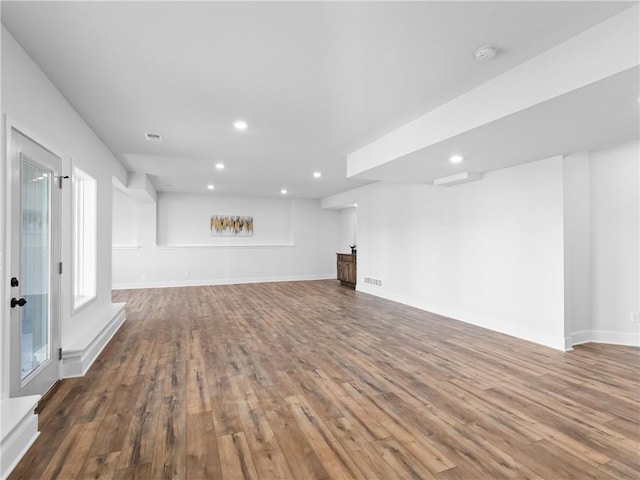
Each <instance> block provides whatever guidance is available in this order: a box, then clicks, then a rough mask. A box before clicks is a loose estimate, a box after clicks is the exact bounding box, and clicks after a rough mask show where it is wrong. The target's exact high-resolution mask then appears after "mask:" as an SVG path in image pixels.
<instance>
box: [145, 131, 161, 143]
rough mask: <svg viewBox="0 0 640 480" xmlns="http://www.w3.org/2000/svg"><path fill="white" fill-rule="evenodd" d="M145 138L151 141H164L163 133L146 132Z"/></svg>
mask: <svg viewBox="0 0 640 480" xmlns="http://www.w3.org/2000/svg"><path fill="white" fill-rule="evenodd" d="M144 138H146V139H147V140H149V141H150V142H161V141H162V135H160V134H159V133H145V134H144Z"/></svg>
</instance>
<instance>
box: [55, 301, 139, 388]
mask: <svg viewBox="0 0 640 480" xmlns="http://www.w3.org/2000/svg"><path fill="white" fill-rule="evenodd" d="M124 307H125V304H124V303H114V304H113V309H112V310H110V312H109V316H110V317H111V318H110V319H109V320H108V322H107V324H106V326H105V327H104V328H103V329H102V331H100V332H99V333H98V334H97V335H96V336H95V337H93V338H92V339H90V340H89V341H86V343H83V344H75V345H69V346H66V348H63V350H62V378H73V377H82V376H83V375H84V374H85V373H87V370H89V368H90V367H91V365H92V364H93V362H94V361H95V359H96V358H98V355H100V352H102V350H103V349H104V347H106V345H107V344H108V343H109V340H111V338H112V337H113V336H114V335H115V334H116V332H117V331H118V329H119V328H120V326H121V325H122V324H123V323H124V321H125V320H126V318H127V315H126V311H125V308H124Z"/></svg>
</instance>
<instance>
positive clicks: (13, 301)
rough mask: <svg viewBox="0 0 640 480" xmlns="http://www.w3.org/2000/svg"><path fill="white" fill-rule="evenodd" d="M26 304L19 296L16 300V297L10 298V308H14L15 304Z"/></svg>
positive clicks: (19, 305)
mask: <svg viewBox="0 0 640 480" xmlns="http://www.w3.org/2000/svg"><path fill="white" fill-rule="evenodd" d="M26 304H27V301H26V300H25V299H24V298H21V299H20V300H18V299H17V298H15V297H13V298H12V299H11V308H16V306H18V307H24V306H25V305H26Z"/></svg>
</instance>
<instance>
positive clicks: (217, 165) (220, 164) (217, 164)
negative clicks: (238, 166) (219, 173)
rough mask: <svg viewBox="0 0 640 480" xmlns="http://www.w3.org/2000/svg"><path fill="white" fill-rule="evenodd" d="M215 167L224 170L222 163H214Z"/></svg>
mask: <svg viewBox="0 0 640 480" xmlns="http://www.w3.org/2000/svg"><path fill="white" fill-rule="evenodd" d="M216 168H217V169H218V170H224V163H216Z"/></svg>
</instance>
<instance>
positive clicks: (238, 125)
mask: <svg viewBox="0 0 640 480" xmlns="http://www.w3.org/2000/svg"><path fill="white" fill-rule="evenodd" d="M233 126H234V127H235V129H236V130H246V129H247V127H248V126H249V125H247V122H245V121H244V120H236V121H235V122H233Z"/></svg>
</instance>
